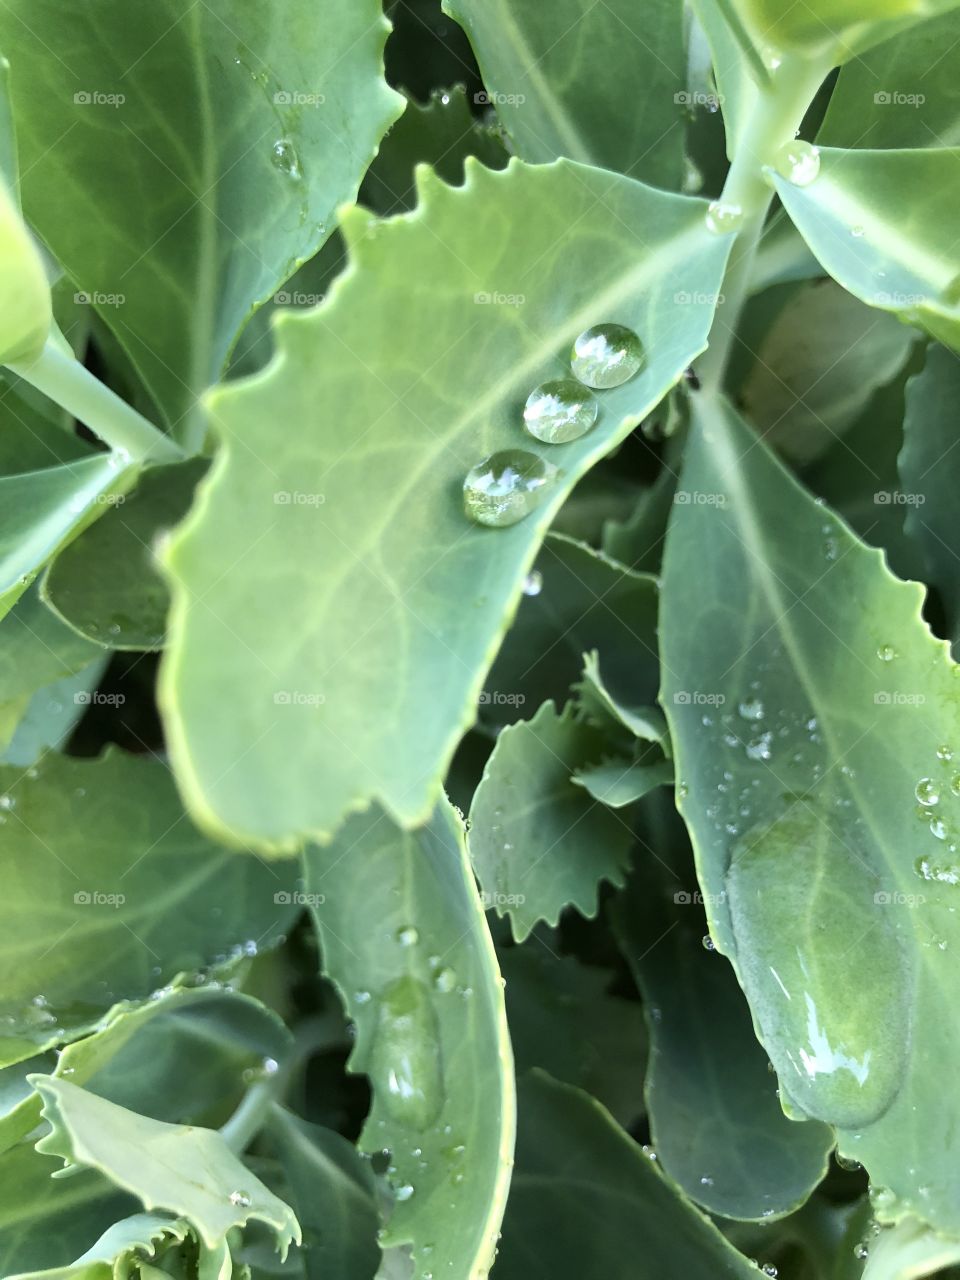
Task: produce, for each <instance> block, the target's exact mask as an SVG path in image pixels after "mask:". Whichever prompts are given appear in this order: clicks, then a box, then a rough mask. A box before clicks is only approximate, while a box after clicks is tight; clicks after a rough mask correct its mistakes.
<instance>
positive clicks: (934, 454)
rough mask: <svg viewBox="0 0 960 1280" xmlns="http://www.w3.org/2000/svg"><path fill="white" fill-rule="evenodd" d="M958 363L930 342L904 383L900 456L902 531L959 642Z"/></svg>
mask: <svg viewBox="0 0 960 1280" xmlns="http://www.w3.org/2000/svg"><path fill="white" fill-rule="evenodd" d="M958 396H960V362H958V360H957V357H956V356H955V355H954V354H953V352H952V351H947V350H945V349H944V348H943V347H938V346H931V347H930V348H929V350H928V352H927V363H926V366H925V367H924V369H923V372H922V373H920V374H918V375H917V376H916V377H915V378H911V379H910V381H909V382H908V383H907V412H906V417H905V419H904V424H903V451H902V452H901V454H900V462H899V467H900V479H901V484H902V488H901V489H899V490H897V491H895V492H893V493H891V494H890V495H889V496H890V497H891V498H894V497H896V498H897V499H899V500H900V501H901V502H902V507H901V510H902V511H903V512H904V513H905V516H906V522H905V523H906V531H907V534H908V536H909V537H910V538H912V539H913V541H914V542H915V543H916V544H917V546H918V547H919V548H920V551H921V554H922V556H923V560H924V563H925V567H926V574H927V579H928V581H929V582H931V583H932V584H933V585H935V586H936V588H937V590H938V591H939V592H940V596H941V599H942V601H943V607H944V610H945V612H946V615H947V622H948V626H949V632H950V636H951V637H952V639H953V641H954V643H955V644H956V643H960V536H958V530H957V520H956V495H957V484H956V481H957V476H958V474H960V457H958V452H957V431H956V406H957V403H958Z"/></svg>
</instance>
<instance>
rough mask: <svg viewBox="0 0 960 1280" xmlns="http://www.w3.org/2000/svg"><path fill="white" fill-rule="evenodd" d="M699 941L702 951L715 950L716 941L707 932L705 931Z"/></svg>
mask: <svg viewBox="0 0 960 1280" xmlns="http://www.w3.org/2000/svg"><path fill="white" fill-rule="evenodd" d="M700 941H701V942H702V943H703V949H704V951H716V949H717V947H716V943H715V942H714V940H713V939H712V938H711V937H710V935H709V933H705V934H704V935H703V937H702V938H701V939H700Z"/></svg>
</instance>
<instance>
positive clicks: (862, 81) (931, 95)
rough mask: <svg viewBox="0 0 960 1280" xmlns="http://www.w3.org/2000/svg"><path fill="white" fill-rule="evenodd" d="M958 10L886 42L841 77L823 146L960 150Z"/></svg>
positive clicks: (857, 60)
mask: <svg viewBox="0 0 960 1280" xmlns="http://www.w3.org/2000/svg"><path fill="white" fill-rule="evenodd" d="M958 36H960V15H958V14H957V12H956V10H952V11H950V12H949V13H944V14H942V15H941V16H940V17H936V18H930V19H929V20H928V21H926V22H920V23H918V24H917V25H916V26H915V27H911V28H910V30H909V31H902V32H900V34H899V35H897V36H896V37H895V38H894V39H893V40H885V41H884V42H883V44H878V45H876V46H875V47H874V48H873V49H869V50H868V51H867V52H866V53H863V54H861V55H860V57H858V58H854V59H853V60H852V61H850V62H848V63H847V65H846V66H845V67H844V68H843V70H842V71H841V72H840V77H839V79H838V80H837V85H836V88H835V89H834V91H833V94H832V96H831V98H830V106H829V108H828V109H827V114H826V117H825V118H824V121H823V124H822V125H821V126H820V132H819V133H818V135H817V141H818V142H820V143H822V144H823V145H824V146H830V147H873V148H878V147H891V148H892V147H955V146H957V145H958V144H960V84H958V81H957V74H956V62H955V60H954V57H953V56H952V54H953V50H954V47H955V45H956V42H957V38H958Z"/></svg>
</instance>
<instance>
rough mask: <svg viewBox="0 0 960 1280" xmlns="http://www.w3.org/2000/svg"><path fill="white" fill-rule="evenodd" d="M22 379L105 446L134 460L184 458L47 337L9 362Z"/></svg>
mask: <svg viewBox="0 0 960 1280" xmlns="http://www.w3.org/2000/svg"><path fill="white" fill-rule="evenodd" d="M9 367H10V369H11V370H12V371H13V372H14V373H15V374H16V375H17V376H18V377H20V378H23V380H24V381H25V382H29V383H30V385H31V386H33V387H36V388H37V390H38V391H42V392H43V394H44V395H45V396H49V398H50V399H51V400H53V401H55V403H57V404H59V405H60V406H61V407H62V408H64V409H66V410H67V412H68V413H71V414H73V416H74V417H75V418H77V419H78V420H79V421H80V422H82V423H83V424H84V426H87V427H89V428H90V430H91V431H93V432H94V433H95V434H96V435H98V436H99V437H100V439H101V440H103V441H104V442H105V443H106V444H108V445H109V446H110V448H111V449H113V450H115V451H117V452H118V453H124V454H127V455H128V456H129V457H130V459H131V460H132V461H134V462H146V461H150V462H177V461H179V460H180V459H182V458H184V457H186V454H185V453H184V451H183V449H181V448H180V446H179V445H178V444H177V443H176V442H175V441H173V440H171V439H170V438H169V436H165V435H164V434H163V432H162V431H160V430H159V429H158V428H157V427H155V426H154V425H153V423H151V422H148V421H147V419H146V418H144V417H143V416H142V415H141V414H139V413H137V411H136V409H133V408H131V407H130V405H128V404H127V403H126V402H125V401H124V400H121V399H120V397H119V396H118V395H116V394H115V393H114V392H113V391H111V390H110V388H109V387H107V386H105V385H104V384H103V383H102V382H101V381H100V379H99V378H96V377H94V375H93V374H92V373H91V372H90V371H89V369H86V368H84V366H83V365H82V364H81V363H80V361H79V360H75V359H74V358H73V357H72V356H69V355H65V354H64V352H62V351H61V350H60V349H59V347H57V346H56V345H55V343H54V342H53V341H52V340H51V341H48V342H47V345H46V346H45V347H44V349H43V351H42V352H41V353H40V355H39V356H38V357H37V358H36V359H35V360H30V361H23V362H18V363H14V364H11V365H10V366H9Z"/></svg>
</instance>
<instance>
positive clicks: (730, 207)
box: [707, 200, 743, 236]
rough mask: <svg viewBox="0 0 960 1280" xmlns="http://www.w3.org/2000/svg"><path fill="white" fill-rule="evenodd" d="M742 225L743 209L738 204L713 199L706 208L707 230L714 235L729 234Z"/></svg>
mask: <svg viewBox="0 0 960 1280" xmlns="http://www.w3.org/2000/svg"><path fill="white" fill-rule="evenodd" d="M742 226H743V210H742V209H741V208H740V206H739V205H738V204H724V203H723V201H722V200H714V201H713V202H712V203H711V205H710V207H709V209H707V230H708V231H712V232H713V233H714V235H718V236H729V235H732V234H733V233H734V232H735V231H739V230H740V228H741V227H742Z"/></svg>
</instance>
